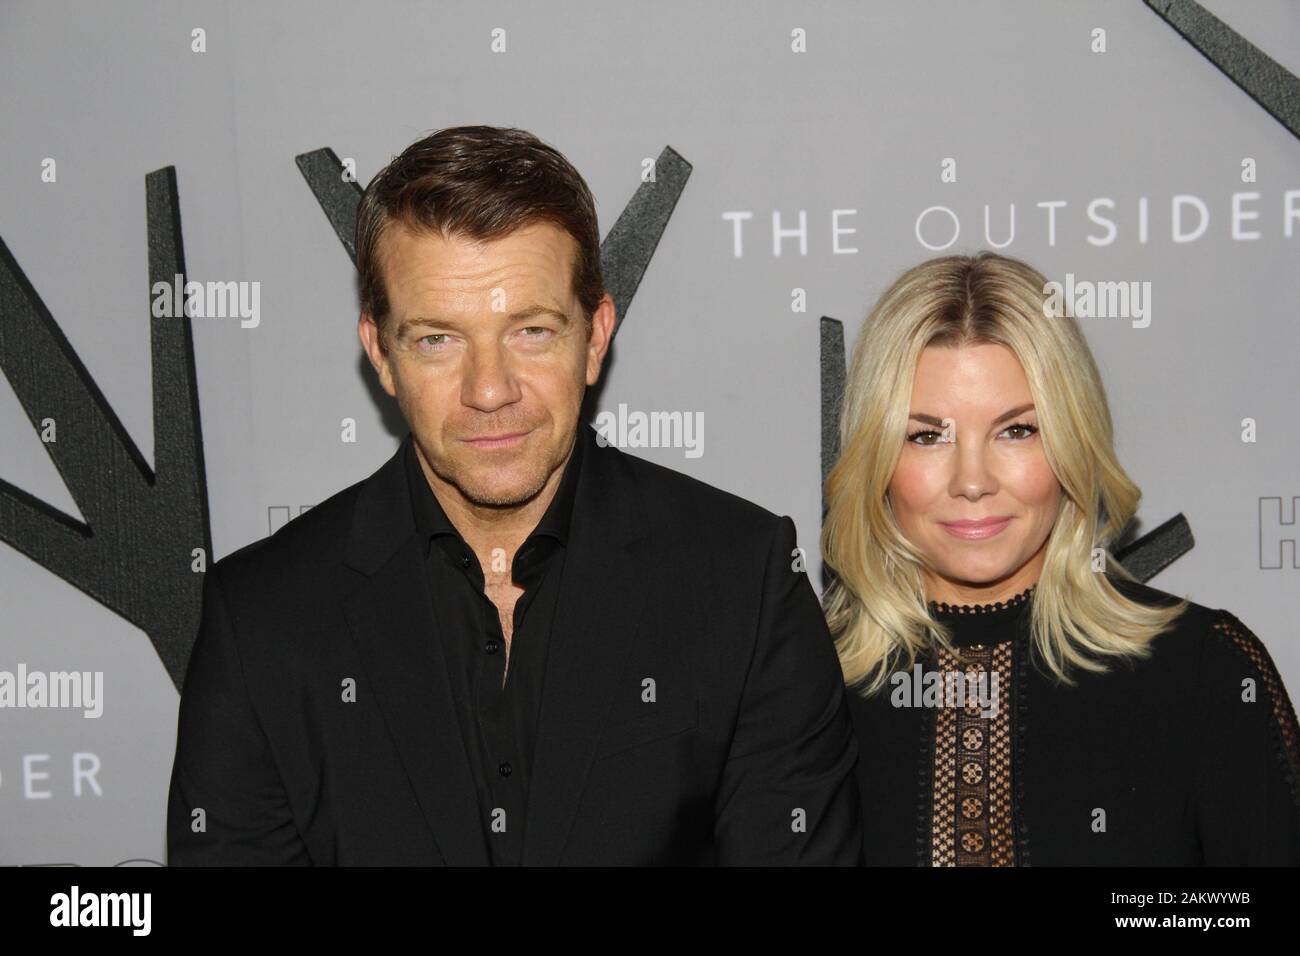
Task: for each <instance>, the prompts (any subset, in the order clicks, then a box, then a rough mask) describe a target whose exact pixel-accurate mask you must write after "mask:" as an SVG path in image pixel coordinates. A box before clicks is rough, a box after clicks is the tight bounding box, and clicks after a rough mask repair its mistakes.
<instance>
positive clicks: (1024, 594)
mask: <svg viewBox="0 0 1300 956" xmlns="http://www.w3.org/2000/svg"><path fill="white" fill-rule="evenodd" d="M1036 587H1037V585H1034V584H1031V585H1030V586H1029V587H1027V588H1025V590H1023V591H1021V592H1020V593H1019V594H1017V595H1016V596H1015V597H1010V598H1007V599H1006V600H1005V601H996V602H994V603H993V604H945V603H944V602H942V601H930V602H928V603H929V606H930V610H931V611H934V612H938V613H940V614H997V613H999V612H1001V611H1007V610H1010V609H1012V608H1016V607H1019V606H1020V605H1022V604H1024V603H1025V602H1026V601H1028V600H1029V598H1030V597H1031V596H1032V595H1033V593H1034V588H1036Z"/></svg>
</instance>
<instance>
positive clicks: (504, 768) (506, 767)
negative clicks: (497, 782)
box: [497, 762, 512, 777]
mask: <svg viewBox="0 0 1300 956" xmlns="http://www.w3.org/2000/svg"><path fill="white" fill-rule="evenodd" d="M511 770H512V768H511V766H510V764H508V763H505V762H502V763H499V764H497V773H499V774H501V776H503V777H508V776H510V773H511Z"/></svg>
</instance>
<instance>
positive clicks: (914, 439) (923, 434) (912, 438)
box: [907, 429, 943, 445]
mask: <svg viewBox="0 0 1300 956" xmlns="http://www.w3.org/2000/svg"><path fill="white" fill-rule="evenodd" d="M927 436H933V437H934V439H935V440H933V441H931V440H929V439H928V437H927ZM918 438H926V439H927V440H926V441H917V439H918ZM907 440H908V441H910V442H912V443H914V444H917V445H937V444H939V442H940V441H942V440H943V433H942V432H937V431H934V430H933V429H929V430H926V431H919V432H912V434H910V435H908V436H907Z"/></svg>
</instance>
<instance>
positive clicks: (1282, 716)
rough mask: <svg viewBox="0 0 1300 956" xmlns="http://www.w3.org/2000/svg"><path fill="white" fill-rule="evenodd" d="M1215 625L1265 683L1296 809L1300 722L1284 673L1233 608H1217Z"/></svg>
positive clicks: (1299, 799)
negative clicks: (1231, 609) (1292, 703)
mask: <svg viewBox="0 0 1300 956" xmlns="http://www.w3.org/2000/svg"><path fill="white" fill-rule="evenodd" d="M1214 629H1215V630H1216V631H1218V632H1219V633H1220V634H1222V635H1224V636H1225V637H1227V638H1228V640H1229V641H1231V642H1232V645H1233V647H1235V648H1236V649H1237V650H1238V651H1240V652H1241V653H1242V654H1244V655H1245V656H1246V658H1247V659H1248V660H1249V661H1250V663H1251V666H1252V667H1254V668H1255V670H1257V671H1258V672H1259V676H1260V682H1261V684H1262V686H1261V687H1260V690H1261V691H1263V692H1264V693H1265V694H1266V695H1267V703H1268V707H1269V714H1270V717H1271V718H1272V720H1271V723H1272V726H1273V731H1274V733H1275V734H1276V739H1275V741H1274V743H1275V745H1276V750H1277V756H1278V760H1279V761H1280V763H1281V770H1282V773H1283V775H1284V776H1285V778H1286V782H1287V784H1288V785H1289V787H1290V790H1291V796H1292V799H1293V800H1294V801H1295V803H1296V808H1297V811H1300V725H1297V722H1296V715H1295V708H1294V707H1293V706H1292V705H1291V698H1290V697H1289V696H1287V692H1286V685H1285V684H1284V683H1283V682H1282V675H1281V674H1279V673H1278V670H1277V666H1276V665H1275V664H1274V663H1273V658H1272V657H1270V656H1269V653H1268V650H1267V649H1266V648H1265V647H1264V642H1263V641H1261V640H1260V639H1259V638H1258V637H1256V636H1255V635H1254V633H1253V632H1252V631H1251V630H1250V628H1248V627H1246V625H1245V624H1242V623H1241V621H1239V620H1238V619H1237V618H1236V617H1235V616H1234V615H1233V614H1232V613H1231V612H1229V611H1219V612H1217V614H1216V616H1215V621H1214ZM1261 699H1263V697H1262V695H1261Z"/></svg>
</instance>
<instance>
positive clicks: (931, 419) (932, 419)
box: [908, 402, 1034, 428]
mask: <svg viewBox="0 0 1300 956" xmlns="http://www.w3.org/2000/svg"><path fill="white" fill-rule="evenodd" d="M1033 410H1034V403H1033V402H1030V403H1029V404H1028V405H1017V406H1016V407H1015V408H1012V409H1008V410H1007V411H1005V412H1003V413H1002V414H1001V415H999V416H998V417H997V418H995V419H993V424H994V425H997V424H999V423H1001V422H1005V421H1006V420H1007V419H1010V418H1015V417H1016V416H1017V415H1023V414H1024V413H1025V412H1030V411H1033ZM908 417H909V418H914V419H916V420H917V421H918V422H925V423H926V424H927V425H935V426H937V427H939V428H942V427H943V419H942V418H938V417H937V416H935V415H925V414H923V413H921V412H912V413H911V415H909V416H908Z"/></svg>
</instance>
